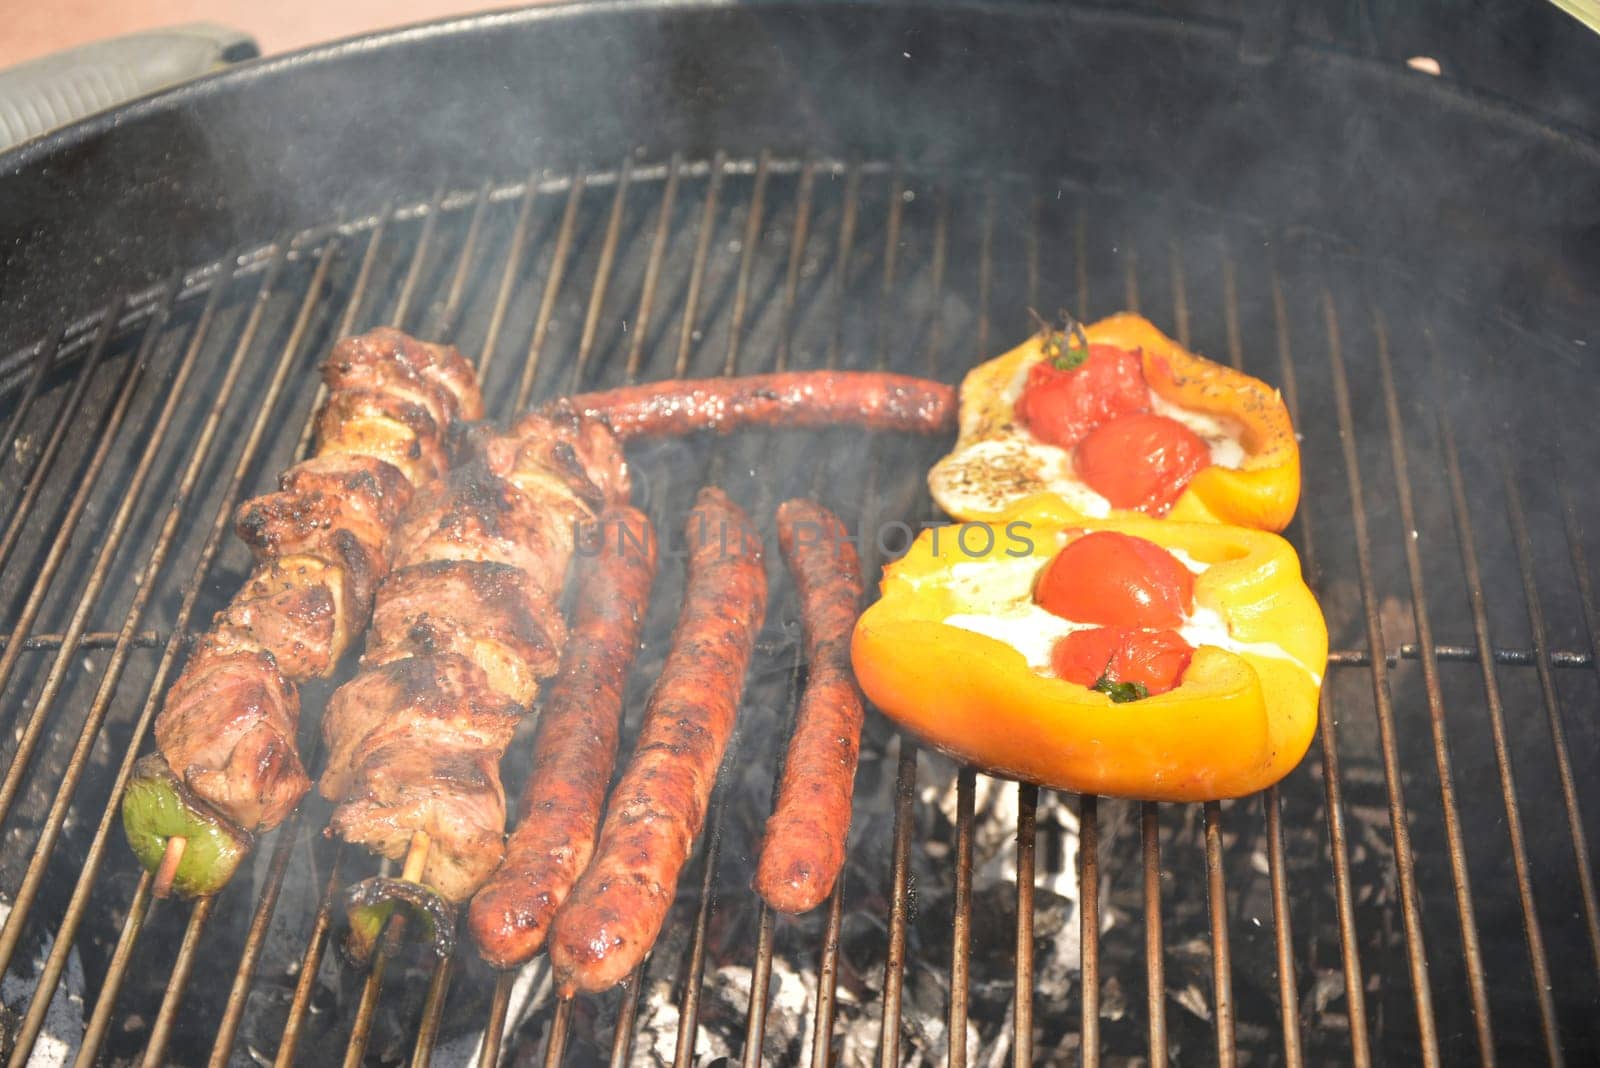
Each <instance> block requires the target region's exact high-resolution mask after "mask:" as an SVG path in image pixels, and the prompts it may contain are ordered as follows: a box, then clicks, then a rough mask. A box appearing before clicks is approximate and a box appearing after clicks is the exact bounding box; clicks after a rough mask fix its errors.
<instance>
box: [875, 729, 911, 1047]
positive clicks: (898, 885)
mask: <svg viewBox="0 0 1600 1068" xmlns="http://www.w3.org/2000/svg"><path fill="white" fill-rule="evenodd" d="M916 787H917V744H916V742H914V741H912V740H911V739H910V738H909V737H907V736H905V735H901V736H900V764H899V767H898V769H897V770H896V772H895V781H894V861H893V864H894V866H893V868H892V870H891V876H890V878H891V879H892V884H891V889H890V896H889V949H888V955H887V958H886V959H885V961H884V978H883V1039H882V1042H881V1044H880V1046H879V1051H878V1065H879V1068H897V1066H898V1065H899V1064H900V1010H901V1002H900V994H901V989H902V987H903V985H904V982H905V971H906V913H907V911H909V904H910V903H909V897H910V882H911V834H912V828H911V824H912V821H913V820H914V819H915V815H914V812H913V807H912V806H913V799H914V797H915V794H916Z"/></svg>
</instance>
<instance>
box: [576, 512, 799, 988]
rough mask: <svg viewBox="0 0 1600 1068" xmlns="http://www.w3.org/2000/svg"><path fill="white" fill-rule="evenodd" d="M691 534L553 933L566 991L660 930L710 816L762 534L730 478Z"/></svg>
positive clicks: (750, 628)
mask: <svg viewBox="0 0 1600 1068" xmlns="http://www.w3.org/2000/svg"><path fill="white" fill-rule="evenodd" d="M687 541H688V545H689V585H688V589H687V591H686V592H685V595H684V605H683V611H682V613H681V614H680V615H679V617H678V628H677V633H676V635H675V636H674V639H673V643H672V650H671V651H670V652H669V653H668V654H667V660H666V663H665V665H663V667H662V669H661V678H660V679H659V680H658V681H657V683H656V688H655V692H654V693H652V694H651V695H650V703H649V705H648V706H647V707H646V709H645V715H644V723H643V725H642V726H641V728H640V731H639V741H638V745H637V747H636V748H635V750H634V753H633V759H632V760H631V761H629V763H628V769H627V771H625V772H624V773H623V776H622V779H621V781H620V782H618V783H617V788H616V790H615V791H614V793H613V794H612V798H611V806H610V809H609V811H607V813H606V820H605V826H604V827H603V828H602V830H601V832H600V845H599V847H598V849H597V851H596V855H595V859H594V861H593V862H592V863H591V864H590V865H589V867H588V870H586V871H585V872H584V873H583V877H582V878H580V879H579V880H578V885H577V886H576V887H575V888H574V889H573V891H572V896H571V897H569V898H568V899H567V902H566V904H565V905H564V906H562V908H561V911H560V912H558V913H557V914H556V919H555V925H554V927H553V929H552V931H551V934H550V962H551V964H552V966H553V967H554V970H555V977H556V985H557V988H558V989H559V990H560V991H561V993H562V995H563V996H570V995H572V994H573V993H575V992H576V991H578V990H588V991H597V990H605V989H607V988H609V987H612V986H614V985H616V984H617V983H618V982H620V981H621V980H622V979H623V977H625V976H626V975H627V974H628V973H629V972H631V971H632V970H633V969H634V968H635V967H636V966H637V965H638V964H639V963H640V962H641V961H642V960H644V956H645V954H646V953H647V952H649V950H650V947H651V946H652V945H654V944H655V940H656V936H657V935H658V934H660V933H661V925H662V924H663V923H665V922H666V918H667V912H668V910H669V909H670V908H671V907H672V898H673V895H674V893H675V891H676V889H677V885H678V876H679V875H680V874H681V872H682V870H683V865H684V862H685V861H687V860H688V858H689V850H690V849H691V847H692V846H693V845H694V840H695V837H696V836H697V835H699V833H700V829H701V826H702V825H703V824H704V822H705V815H706V807H707V805H708V804H709V802H710V799H711V790H712V787H713V786H714V785H715V783H716V779H717V768H718V766H719V765H720V764H721V763H722V754H723V751H724V750H725V749H726V748H727V745H728V739H729V737H730V736H731V735H732V734H733V724H734V718H735V716H736V715H737V713H738V711H739V698H740V694H741V692H742V691H743V689H744V676H745V669H746V668H747V667H748V666H749V663H750V653H751V649H752V647H753V646H754V644H755V637H756V632H757V631H758V630H760V628H761V620H762V617H763V616H764V615H765V613H766V606H767V574H766V570H765V567H764V565H763V563H762V559H761V542H760V536H759V534H758V533H757V531H756V529H755V527H754V526H753V525H752V524H751V522H750V518H749V517H748V516H747V515H745V513H744V512H743V511H741V510H740V509H739V507H738V506H737V505H735V504H734V503H733V502H732V501H731V500H729V499H728V497H727V495H726V494H724V493H723V492H722V491H721V490H719V489H715V488H712V487H708V488H706V489H703V490H701V491H700V496H699V499H698V501H697V502H696V504H695V509H694V511H693V512H692V513H691V514H690V517H689V524H688V538H687Z"/></svg>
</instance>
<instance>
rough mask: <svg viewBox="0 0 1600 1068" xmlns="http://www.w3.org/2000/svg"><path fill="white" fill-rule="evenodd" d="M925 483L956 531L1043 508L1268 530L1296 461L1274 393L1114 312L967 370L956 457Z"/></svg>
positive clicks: (1291, 489)
mask: <svg viewBox="0 0 1600 1068" xmlns="http://www.w3.org/2000/svg"><path fill="white" fill-rule="evenodd" d="M928 484H929V488H930V489H931V490H932V492H933V497H934V499H935V500H936V501H938V502H939V505H940V506H941V507H942V508H943V509H944V510H945V511H946V512H947V513H949V514H950V515H952V516H954V517H956V518H957V519H968V520H977V519H983V520H991V521H992V520H996V519H1003V518H1004V517H1006V516H1007V515H1008V514H1010V513H1011V512H1013V511H1016V510H1017V509H1018V508H1019V507H1020V508H1023V509H1026V508H1027V507H1029V506H1030V505H1032V504H1035V503H1040V502H1041V501H1051V502H1053V504H1054V506H1056V507H1066V508H1069V509H1071V510H1072V511H1073V512H1075V513H1076V514H1078V515H1082V516H1085V517H1091V518H1093V517H1099V518H1104V517H1108V516H1119V515H1134V514H1144V515H1148V516H1155V517H1163V518H1167V519H1173V520H1177V521H1179V522H1196V523H1229V524H1233V525H1236V526H1244V527H1253V528H1255V529H1258V530H1273V531H1278V530H1282V529H1283V528H1284V527H1286V526H1287V525H1288V523H1289V520H1290V518H1291V517H1292V516H1293V515H1294V510H1295V505H1296V504H1297V503H1298V501H1299V497H1300V449H1299V446H1298V445H1297V444H1296V442H1295V436H1294V428H1293V427H1292V426H1291V425H1290V422H1289V413H1288V410H1287V409H1286V408H1285V407H1284V404H1283V400H1282V398H1281V397H1280V396H1279V394H1278V391H1277V390H1275V389H1273V388H1272V387H1270V386H1268V385H1267V384H1266V383H1264V382H1262V381H1260V380H1258V379H1255V378H1251V377H1250V376H1249V375H1246V374H1243V373H1241V372H1239V371H1235V370H1233V369H1232V368H1230V367H1225V366H1223V365H1221V364H1218V363H1214V362H1212V361H1211V360H1208V359H1206V358H1205V357H1203V356H1197V355H1195V354H1194V353H1192V352H1189V351H1188V350H1186V349H1184V348H1183V347H1182V346H1181V345H1179V344H1178V343H1177V342H1175V341H1173V340H1172V339H1171V338H1169V337H1167V336H1166V335H1165V334H1163V333H1161V331H1159V330H1157V329H1156V328H1155V327H1154V326H1152V325H1151V324H1150V323H1149V322H1148V321H1146V320H1145V319H1142V318H1140V317H1139V316H1137V315H1129V314H1122V315H1114V316H1112V317H1111V318H1109V319H1103V320H1101V321H1100V322H1097V323H1095V324H1093V325H1092V326H1089V327H1087V328H1083V327H1079V326H1077V325H1076V324H1071V323H1069V325H1068V326H1066V327H1063V328H1062V329H1060V330H1055V329H1046V330H1042V331H1041V332H1040V333H1039V334H1037V335H1035V336H1034V337H1031V338H1029V339H1028V340H1027V341H1025V342H1023V343H1022V344H1021V345H1020V346H1018V347H1017V348H1015V349H1013V350H1011V351H1010V352H1008V353H1006V354H1005V355H1003V356H999V357H997V358H995V359H993V360H990V361H988V362H987V363H984V364H982V365H980V366H979V367H977V368H975V369H974V370H973V371H972V372H970V373H969V374H968V375H967V377H966V379H965V380H964V381H963V382H962V383H961V422H960V433H959V437H958V438H957V441H956V447H955V449H954V450H953V451H952V452H951V453H950V455H948V456H946V457H945V458H944V459H942V460H940V461H939V463H938V464H936V465H935V466H934V468H933V470H932V471H931V472H930V473H929V476H928Z"/></svg>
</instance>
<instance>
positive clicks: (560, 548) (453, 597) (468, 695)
mask: <svg viewBox="0 0 1600 1068" xmlns="http://www.w3.org/2000/svg"><path fill="white" fill-rule="evenodd" d="M470 451H472V452H473V453H474V454H475V456H474V458H473V459H471V460H470V461H468V462H466V463H463V464H460V465H458V466H457V468H456V470H455V471H454V473H453V474H452V475H451V477H450V479H449V481H448V483H447V485H446V486H444V487H442V488H440V489H439V490H438V491H436V492H434V493H431V494H427V495H419V496H418V497H417V499H416V500H414V501H413V502H412V505H411V507H410V508H409V509H408V510H407V513H406V515H405V517H404V518H403V519H402V520H401V523H400V527H399V530H398V533H397V536H396V539H395V549H394V555H395V565H394V570H393V572H392V573H391V574H390V575H389V577H388V578H387V579H385V580H384V581H383V583H382V584H381V585H380V586H379V588H378V594H377V604H376V607H375V609H374V612H373V627H372V630H371V632H370V634H369V636H368V641H367V651H366V654H365V655H364V656H363V657H362V661H361V663H362V673H361V674H360V675H358V676H357V677H356V678H355V679H353V680H351V681H350V682H348V683H346V684H345V685H344V686H342V687H340V689H339V691H338V692H337V693H335V694H334V696H333V699H332V701H331V703H330V704H329V707H328V711H327V714H326V715H325V716H324V717H323V721H322V729H323V735H324V738H325V739H326V741H327V745H328V753H329V761H328V767H327V770H326V771H325V772H324V773H323V776H322V779H321V781H320V782H319V783H318V789H319V790H320V791H321V792H322V795H323V796H324V797H326V798H328V799H329V800H330V801H335V802H338V807H337V808H336V809H335V810H334V814H333V818H332V821H331V823H330V826H329V833H330V834H338V835H340V836H341V837H343V838H344V839H346V840H347V841H351V842H359V843H361V844H363V845H366V846H367V847H368V848H370V849H372V850H374V851H375V852H378V853H381V854H383V855H384V856H387V857H390V858H394V859H398V858H400V857H401V856H403V855H405V853H406V851H407V849H408V847H409V845H410V842H411V838H412V836H413V835H414V834H415V833H416V832H418V831H425V832H427V834H428V836H429V839H430V843H431V844H430V848H429V851H428V857H427V863H426V866H425V868H424V871H423V881H424V882H425V883H427V885H429V886H430V887H432V888H433V889H435V890H437V891H438V892H439V893H440V894H441V895H443V896H444V897H446V898H448V899H449V900H451V901H461V900H465V899H466V898H467V897H469V896H471V894H472V893H473V891H475V890H476V889H477V888H478V886H480V885H481V884H482V883H483V881H484V880H485V879H487V878H488V877H489V875H490V874H491V873H492V872H493V871H494V869H495V868H496V867H497V866H498V865H499V863H500V860H501V857H502V855H503V851H504V845H503V839H504V833H505V817H506V804H505V792H504V789H503V788H502V786H501V784H500V771H499V764H500V756H501V754H502V753H503V752H504V751H505V747H506V746H507V745H508V744H509V743H510V740H511V735H512V732H513V731H514V730H515V727H516V724H517V720H518V717H519V715H520V713H521V710H522V709H523V708H525V707H527V706H528V705H529V704H530V703H531V702H532V701H533V699H534V698H535V696H536V695H537V692H538V687H539V683H540V681H541V680H543V679H545V678H547V677H548V676H550V675H551V674H553V673H554V671H555V670H556V667H557V665H558V663H559V660H560V656H561V650H562V647H563V646H564V644H565V642H566V637H567V632H566V627H565V625H564V623H563V622H562V618H561V612H560V604H559V597H560V592H561V587H562V585H563V583H564V582H565V579H566V573H567V568H568V565H569V563H570V561H571V559H572V555H573V547H574V543H575V539H576V537H577V536H578V535H579V533H580V528H581V527H582V525H583V524H585V523H589V522H593V521H594V519H595V518H596V517H597V516H598V515H599V513H600V511H601V510H602V509H603V508H604V507H605V506H606V505H607V504H608V503H611V502H614V501H618V500H621V499H623V498H625V497H626V496H627V492H628V480H627V470H626V467H625V465H624V462H623V458H622V452H621V449H620V448H619V446H618V445H617V443H616V441H615V440H614V439H613V438H612V436H611V434H610V432H609V431H607V430H606V429H605V427H604V426H603V425H602V424H600V423H598V422H597V421H594V420H590V419H586V418H581V417H579V416H577V415H575V414H573V413H572V411H571V410H570V409H565V408H562V407H561V406H559V405H558V406H556V407H555V408H553V409H552V410H550V411H546V412H544V413H542V414H539V415H536V416H530V417H528V418H526V419H523V420H521V421H520V422H518V423H517V425H516V426H515V427H514V428H513V429H512V431H511V433H509V434H507V435H503V436H501V435H493V434H485V435H483V436H481V437H479V438H477V439H476V440H475V441H473V442H472V443H471V444H470Z"/></svg>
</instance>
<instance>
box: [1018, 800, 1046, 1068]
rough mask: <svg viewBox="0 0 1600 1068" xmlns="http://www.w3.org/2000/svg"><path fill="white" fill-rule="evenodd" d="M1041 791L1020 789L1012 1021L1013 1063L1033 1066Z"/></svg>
mask: <svg viewBox="0 0 1600 1068" xmlns="http://www.w3.org/2000/svg"><path fill="white" fill-rule="evenodd" d="M1038 810H1039V788H1038V787H1037V786H1033V785H1031V784H1028V783H1023V784H1021V785H1019V786H1018V787H1017V961H1016V986H1017V989H1016V997H1015V999H1014V1000H1015V1005H1014V1008H1013V1011H1012V1017H1011V1028H1012V1038H1011V1063H1012V1064H1014V1065H1015V1066H1016V1068H1027V1066H1028V1065H1030V1064H1032V1063H1033V878H1034V847H1035V845H1036V844H1037V834H1038V828H1037V822H1036V821H1037V818H1038Z"/></svg>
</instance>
